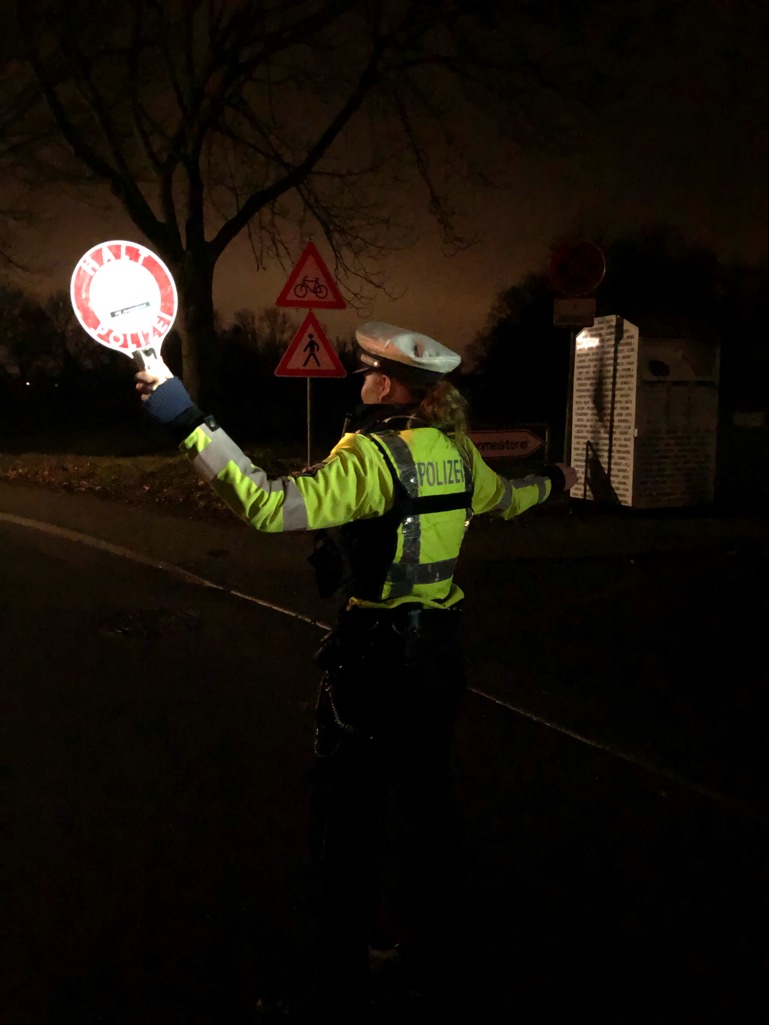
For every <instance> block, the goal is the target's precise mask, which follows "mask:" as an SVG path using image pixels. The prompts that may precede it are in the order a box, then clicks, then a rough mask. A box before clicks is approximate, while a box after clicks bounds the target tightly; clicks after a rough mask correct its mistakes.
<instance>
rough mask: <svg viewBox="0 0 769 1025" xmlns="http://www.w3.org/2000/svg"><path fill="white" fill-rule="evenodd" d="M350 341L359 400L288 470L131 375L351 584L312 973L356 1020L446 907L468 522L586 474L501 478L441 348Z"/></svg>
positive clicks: (324, 779)
mask: <svg viewBox="0 0 769 1025" xmlns="http://www.w3.org/2000/svg"><path fill="white" fill-rule="evenodd" d="M356 338H357V343H358V359H359V363H360V370H359V371H358V372H359V373H361V374H362V378H363V379H362V387H361V400H362V404H361V405H360V407H359V408H358V409H357V410H356V412H355V413H354V414H353V416H352V417H350V418H349V419H348V421H347V423H346V425H345V431H344V433H343V436H342V438H341V439H340V441H339V442H338V443H337V445H336V446H335V447H334V449H333V450H332V451H331V453H330V454H329V455H328V457H327V458H326V459H324V460H323V461H322V462H321V463H320V464H318V465H317V466H314V467H309V468H307V469H306V470H304V471H301V472H300V473H298V474H293V475H290V476H286V477H281V478H278V479H269V478H268V476H267V474H266V473H265V472H264V471H263V470H261V469H259V468H258V467H256V466H254V465H253V464H252V463H251V461H250V460H249V459H248V457H247V456H246V455H245V454H244V453H243V452H242V451H241V449H240V448H239V447H238V446H237V445H236V444H235V442H234V441H232V439H231V438H230V437H229V436H228V435H227V434H226V433H225V432H224V430H223V429H222V428H221V427H219V425H218V424H217V422H216V421H215V420H214V418H213V417H211V416H207V415H206V414H204V413H203V412H202V411H201V410H199V409H198V408H197V407H196V406H195V405H194V403H193V402H192V400H191V399H190V397H189V395H188V394H187V392H186V391H185V389H184V387H183V385H182V383H181V381H179V380H178V378H175V377H173V376H172V375H171V373H170V371H168V369H167V368H166V367H165V366H164V365H163V364H161V363H159V362H158V363H156V364H155V365H154V366H150V367H148V368H147V369H146V370H145V371H142V372H140V373H138V374H137V375H136V380H137V384H136V387H137V390H138V391H139V392H140V393H141V395H142V398H143V399H144V400H145V405H146V409H147V411H148V412H149V413H150V414H151V415H152V416H153V417H155V418H156V419H158V420H160V421H161V422H163V423H165V424H167V425H169V427H170V428H171V429H172V430H173V431H174V432H176V434H177V436H178V438H179V440H180V443H181V450H182V451H183V452H184V453H186V455H187V456H188V458H189V459H190V461H191V462H192V464H193V465H194V466H195V468H196V469H197V470H198V472H199V473H200V474H201V475H202V476H203V478H204V479H205V480H206V481H208V483H209V484H210V485H211V487H212V488H213V489H214V490H215V491H216V492H217V494H218V495H219V496H220V497H221V498H222V499H223V501H224V502H226V503H227V505H228V506H229V507H230V508H231V509H232V510H233V512H235V513H236V514H237V515H238V516H239V517H241V518H242V519H243V520H245V521H246V522H247V523H249V524H250V525H251V526H253V527H255V528H256V529H257V530H263V531H270V532H275V531H288V530H292V531H296V530H312V531H315V532H316V534H315V541H316V544H315V552H314V554H313V556H312V557H311V560H310V561H311V562H312V563H313V565H314V567H315V570H316V575H317V579H318V585H319V588H320V591H321V594H323V595H324V596H328V595H330V594H333V593H337V592H338V593H339V594H340V595H341V605H340V613H339V620H338V625H337V627H336V629H335V630H334V631H333V632H332V633H331V634H330V635H329V636H328V637H327V638H326V639H325V640H324V642H323V644H322V645H321V649H320V650H319V652H318V653H317V655H316V662H317V663H318V665H319V666H320V668H321V669H322V670H323V672H324V675H323V679H322V682H321V686H320V692H319V698H318V706H317V713H316V729H317V738H316V754H317V779H316V787H315V806H316V824H317V833H316V838H315V839H316V847H317V855H318V857H317V863H318V865H319V870H320V871H319V900H320V921H321V938H320V943H319V973H318V987H319V997H320V1000H321V1004H322V1006H323V1007H325V1009H326V1012H325V1013H326V1014H327V1015H328V1020H330V1021H331V1020H334V1021H345V1020H358V1018H357V1015H358V1013H359V1011H360V1007H361V1005H362V1004H365V1002H366V1001H367V999H368V991H367V983H368V966H369V954H370V948H372V947H373V948H380V947H382V946H393V945H394V944H396V943H397V942H398V941H403V940H404V939H405V943H404V947H406V946H407V945H408V943H409V942H411V944H412V947H418V937H419V936H420V935H425V934H426V932H429V929H430V925H431V922H435V920H436V918H439V917H440V915H441V914H442V913H446V911H447V909H448V911H449V913H450V905H451V892H452V873H453V860H452V853H453V852H455V851H456V849H457V845H456V842H455V836H454V819H453V815H452V811H451V786H450V751H451V740H452V730H453V725H454V721H455V717H456V711H457V706H458V703H459V701H460V699H461V696H462V694H463V691H464V689H465V675H464V669H463V663H462V656H461V650H460V642H459V623H460V620H461V609H462V603H463V593H462V591H461V589H460V588H459V586H458V585H457V584H456V583H455V581H454V571H455V568H456V565H457V559H458V556H459V552H460V549H461V546H462V541H463V539H464V536H465V532H466V530H467V526H468V523H469V522H470V520H471V518H472V517H473V516H474V515H478V514H480V513H491V514H494V515H496V516H499V517H501V518H502V519H511V518H512V517H514V516H518V515H520V514H521V513H523V512H524V511H525V510H527V509H529V508H530V507H532V506H535V505H538V504H540V503H542V502H544V501H546V500H547V499H548V498H549V497H550V496H551V495H552V494H554V493H556V492H558V491H563V490H564V489H568V488H570V487H572V486H573V484H574V483H575V481H576V474H575V472H574V471H573V469H572V468H571V467H569V466H566V465H565V464H556V465H554V466H552V467H549V468H547V469H546V471H544V472H543V473H541V474H532V475H529V476H527V477H524V478H523V479H520V480H506V479H504V478H502V477H500V476H499V475H498V474H497V473H495V472H494V471H493V470H492V469H491V468H490V467H489V466H488V465H487V464H486V463H485V462H484V461H483V459H482V458H481V456H480V454H479V453H478V450H477V449H476V448H475V446H474V445H473V443H472V441H471V440H470V439H469V437H468V436H467V433H466V431H467V424H466V406H465V403H464V400H463V399H462V397H461V395H460V394H459V392H458V391H457V390H456V388H454V386H453V385H452V384H450V383H449V382H448V381H447V380H446V375H447V374H449V373H450V372H451V371H452V370H454V369H455V368H456V367H457V366H458V365H459V363H460V357H459V356H458V355H457V354H456V353H455V352H452V351H451V350H450V349H448V348H446V346H444V345H441V344H440V343H439V342H437V341H435V340H434V339H432V338H429V337H428V336H426V335H423V334H419V333H417V332H414V331H411V330H406V329H403V328H399V327H396V326H394V325H391V324H385V323H379V322H375V323H369V324H366V325H364V326H363V327H362V328H360V329H359V330H358V331H357V332H356ZM377 930H379V932H377Z"/></svg>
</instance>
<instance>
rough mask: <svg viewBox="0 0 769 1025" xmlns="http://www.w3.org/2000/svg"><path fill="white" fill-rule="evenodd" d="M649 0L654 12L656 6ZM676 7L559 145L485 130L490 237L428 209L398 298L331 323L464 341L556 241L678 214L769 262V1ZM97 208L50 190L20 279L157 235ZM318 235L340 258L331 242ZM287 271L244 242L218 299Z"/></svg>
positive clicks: (700, 236) (740, 252)
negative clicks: (387, 325) (103, 247)
mask: <svg viewBox="0 0 769 1025" xmlns="http://www.w3.org/2000/svg"><path fill="white" fill-rule="evenodd" d="M636 6H637V8H638V10H639V13H642V12H643V9H644V6H645V5H644V3H643V2H641V3H639V4H637V5H636ZM670 11H671V16H670V20H669V23H667V24H666V25H665V26H664V27H662V26H660V24H659V23H655V24H654V25H651V24H648V25H647V24H645V23H644V22H643V20H642V19H641V20H639V22H638V32H639V37H638V46H637V47H636V53H635V55H634V57H633V59H632V60H629V61H628V62H627V67H626V68H622V69H621V71H622V79H623V90H622V94H618V95H617V96H616V97H615V98H610V99H609V100H608V102H605V103H604V105H603V107H602V109H601V110H600V111H597V112H593V113H591V114H585V115H584V117H582V118H580V119H579V120H578V122H577V123H575V124H573V125H572V127H571V129H570V131H569V133H568V136H567V135H566V134H562V135H560V136H559V132H560V129H558V127H557V126H555V127H554V129H553V131H552V132H550V133H545V134H546V135H547V134H549V135H550V138H547V139H545V140H544V141H540V142H538V143H535V142H532V141H529V142H525V143H522V144H521V145H519V146H517V147H515V146H511V147H509V148H508V149H506V150H504V151H503V150H502V149H501V148H500V145H499V142H498V139H497V138H496V137H494V136H489V137H488V138H484V139H480V140H478V146H479V148H480V150H481V153H480V155H481V157H482V158H483V159H486V158H487V157H488V162H489V164H490V165H494V166H495V168H496V173H497V175H498V177H499V186H498V187H497V188H496V189H495V190H493V191H489V192H485V193H474V194H473V195H471V196H465V197H459V203H458V208H459V209H460V211H461V214H462V217H461V221H460V227H461V228H462V229H463V230H464V231H466V232H467V233H468V234H472V235H474V236H476V237H477V238H478V242H477V244H476V245H475V246H474V247H473V248H472V249H471V250H470V251H466V252H462V253H459V254H456V255H453V256H450V257H446V256H444V255H443V254H442V253H441V249H440V244H439V240H438V233H437V229H436V228H435V227H434V225H432V223H431V222H430V220H429V218H428V217H427V215H421V214H420V215H419V221H420V223H421V225H422V232H423V235H422V240H421V241H420V242H419V243H417V244H416V245H415V246H414V247H413V248H411V249H410V250H409V251H407V252H405V253H400V254H397V255H394V256H393V257H392V258H391V259H390V260H389V262H388V263H387V264H386V268H387V273H388V282H387V286H388V289H389V290H390V291H391V292H392V293H394V294H395V295H396V296H398V298H397V299H396V300H395V301H391V300H389V299H388V298H387V297H386V296H384V295H382V294H379V295H378V296H377V297H376V298H375V300H374V302H373V303H372V305H370V306H369V307H367V308H366V309H365V310H362V311H361V312H360V313H358V312H356V311H355V310H347V311H343V312H328V313H324V316H323V322H324V324H325V325H326V328H327V331H328V333H329V334H330V335H331V336H332V337H333V336H334V335H337V334H346V333H347V332H348V331H350V330H351V329H353V328H354V326H355V325H356V324H357V323H360V322H361V320H362V319H368V318H372V317H375V318H379V319H386V320H391V321H394V322H397V323H401V324H404V325H408V326H412V327H414V328H418V329H420V330H423V331H426V332H427V333H430V334H433V335H435V336H436V337H438V338H440V339H441V340H442V341H444V342H446V343H447V344H449V345H451V346H453V347H455V348H458V349H460V350H461V349H462V348H464V346H465V345H466V344H467V343H468V342H469V341H471V340H472V338H473V336H474V334H475V332H476V331H477V330H478V329H479V328H480V327H481V326H482V325H483V322H484V320H485V318H486V315H487V313H488V311H489V309H490V306H491V304H492V302H493V300H494V297H495V295H496V294H497V292H498V291H499V290H500V289H502V288H504V287H507V286H509V285H511V284H514V283H515V282H516V281H517V280H519V279H520V277H521V276H522V275H524V274H525V273H527V272H529V271H532V270H540V269H544V268H545V267H546V264H547V258H548V249H549V246H550V245H551V243H552V242H553V241H554V240H555V239H556V238H563V237H568V236H570V235H574V234H575V233H576V232H578V231H579V232H581V233H582V234H583V235H587V236H589V237H593V238H595V239H597V240H600V239H602V238H605V239H607V240H608V239H610V238H612V237H614V236H616V235H617V234H622V233H626V232H632V231H634V230H637V229H639V228H641V227H643V226H645V225H648V224H649V223H653V222H658V223H659V222H664V223H667V224H670V225H672V226H674V227H676V228H678V229H680V230H681V231H683V232H684V233H685V234H686V235H687V236H689V237H691V238H692V239H693V240H696V241H698V242H701V243H704V244H705V245H707V246H709V247H712V248H713V249H715V250H716V252H718V253H719V254H720V255H722V256H723V258H724V259H727V260H728V259H738V260H744V261H747V262H751V263H753V262H757V261H760V260H763V259H765V258H766V237H767V236H766V176H767V160H766V153H767V139H766V44H765V39H766V25H765V22H766V14H765V4H764V3H763V2H756V0H749V2H745V0H742V2H734V0H698V2H696V3H692V2H690V3H682V4H679V5H671V7H670ZM600 56H601V59H605V54H602V55H600ZM585 59H586V60H587V61H589V60H591V59H592V55H591V54H590V53H589V52H588V53H586V54H585ZM623 59H624V58H623ZM415 203H418V197H417V196H416V195H415ZM89 204H90V201H89V198H88V196H87V194H86V195H84V196H83V199H82V201H79V202H72V201H69V202H67V203H66V204H62V203H61V202H60V200H59V198H58V197H57V198H54V199H51V200H47V201H45V202H42V203H41V202H40V200H39V197H38V198H36V206H37V207H38V210H39V212H40V213H41V214H44V220H43V221H42V222H40V223H38V224H37V225H36V226H33V227H31V228H29V229H28V230H27V231H26V232H25V234H24V236H23V239H22V251H23V256H24V258H25V260H26V261H27V263H28V264H29V265H31V266H32V267H33V268H34V269H35V271H36V273H35V274H34V275H32V276H25V277H24V278H23V279H21V280H20V283H21V284H23V285H25V287H28V288H34V290H36V291H40V292H43V293H45V292H49V291H53V290H54V289H57V288H68V286H69V279H70V275H71V272H72V269H73V267H74V265H75V264H76V262H77V260H78V259H79V258H80V256H81V255H82V254H83V252H85V250H86V249H88V248H90V247H91V246H92V245H94V244H95V243H96V242H99V241H103V240H106V239H109V238H121V237H123V238H130V239H136V240H137V241H141V242H144V241H145V240H144V239H143V238H140V237H139V233H138V231H137V230H136V229H135V228H134V227H133V226H132V225H131V223H130V221H129V220H128V218H127V217H126V216H125V215H124V214H123V213H122V211H120V210H118V209H114V208H110V206H109V205H108V204H107V202H106V200H104V199H102V206H101V208H100V209H98V210H97V209H92V208H89ZM50 239H53V240H54V242H55V244H54V246H53V247H51V246H50V243H49V241H48V240H50ZM44 240H45V241H44ZM314 240H315V241H316V243H317V244H318V245H319V247H320V249H321V252H322V253H323V255H324V256H325V257H326V258H327V259H328V256H329V254H328V251H327V249H324V243H323V241H322V240H321V239H320V237H319V236H315V239H314ZM298 255H299V250H297V253H296V257H298ZM287 273H288V269H286V270H284V269H281V268H280V267H274V268H271V269H268V270H264V271H258V270H257V268H256V267H255V265H254V262H253V258H252V256H251V254H250V251H249V249H248V247H247V245H246V244H245V243H244V242H241V241H238V242H237V243H236V244H235V245H234V246H232V247H231V248H230V250H229V251H228V252H227V253H225V255H224V257H223V258H222V259H221V260H220V262H219V264H218V269H217V276H216V280H215V300H216V304H217V308H218V309H219V311H220V312H221V314H222V315H223V316H224V318H225V320H226V319H227V318H228V317H229V315H230V314H231V313H232V312H233V311H234V310H236V309H238V308H240V307H249V308H252V309H258V308H260V307H262V306H265V305H270V304H272V303H273V302H274V300H275V298H276V297H277V295H278V293H279V291H280V289H281V287H282V285H283V283H284V282H285V279H286V277H287ZM617 312H620V313H621V311H617ZM297 322H298V321H297Z"/></svg>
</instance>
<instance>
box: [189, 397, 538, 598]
mask: <svg viewBox="0 0 769 1025" xmlns="http://www.w3.org/2000/svg"><path fill="white" fill-rule="evenodd" d="M404 424H406V425H408V426H403V425H404ZM181 450H182V451H183V452H185V453H186V454H187V456H188V458H189V459H190V460H191V462H192V463H193V465H194V466H195V468H196V469H197V471H198V472H199V473H200V474H201V476H202V477H203V478H204V480H206V481H207V482H208V483H209V484H210V485H211V487H212V488H213V489H214V491H215V492H216V493H217V494H218V495H219V497H220V498H222V499H223V500H224V502H226V504H227V505H228V506H229V507H230V508H231V509H232V510H233V512H234V513H235V514H236V515H237V516H239V517H240V518H241V519H243V520H245V522H246V523H248V524H250V525H251V526H252V527H255V528H256V529H257V530H263V531H268V532H279V531H297V530H328V529H329V528H336V527H342V528H343V533H344V531H347V541H348V542H352V545H351V550H352V552H353V556H354V559H357V564H358V565H357V570H356V567H353V570H354V572H353V577H355V576H357V578H358V579H353V580H352V582H351V585H350V589H349V590H350V593H349V605H350V606H354V605H358V606H364V607H387V608H389V607H393V606H396V605H400V604H402V603H404V602H417V603H419V604H420V605H423V606H426V607H432V608H446V607H447V606H450V605H453V604H455V603H456V602H458V601H459V600H460V599H461V598H462V597H463V593H462V591H461V590H460V588H459V587H458V586H457V585H456V584H455V583H454V569H455V567H456V563H457V558H458V556H459V551H460V548H461V546H462V541H463V539H464V535H465V530H466V528H467V524H468V522H469V521H470V519H471V517H472V516H473V515H477V514H479V513H493V514H495V515H497V516H500V517H502V518H503V519H506V520H508V519H512V518H513V517H514V516H518V515H520V513H522V512H524V511H525V510H526V509H528V508H530V507H531V506H533V505H537V504H539V503H541V502H544V501H545V500H546V499H547V498H548V496H549V495H550V492H551V487H552V483H551V478H550V477H549V476H538V475H529V476H527V477H524V478H522V479H520V480H506V479H504V478H503V477H500V476H499V475H498V474H497V473H495V472H494V470H492V469H491V468H490V467H489V466H488V465H487V464H486V463H485V462H484V461H483V459H482V458H481V456H480V453H479V452H478V450H477V449H476V447H475V446H474V445H473V443H472V442H471V441H470V440H469V439H467V438H465V439H463V440H462V442H461V444H457V443H456V442H455V440H454V439H453V437H451V436H450V435H448V434H445V433H444V432H442V431H440V430H438V429H437V428H435V427H429V426H425V425H423V424H421V421H414V420H413V418H403V417H401V418H397V417H392V418H390V419H389V422H388V420H387V419H385V420H384V421H382V422H380V423H378V424H377V425H376V427H375V429H374V430H371V431H366V432H363V431H356V432H349V433H345V434H344V435H343V436H342V438H341V439H340V441H339V442H338V443H337V444H336V445H335V446H334V448H333V449H332V451H331V452H330V454H329V455H328V456H327V457H326V459H324V460H323V461H322V462H321V463H319V464H317V465H316V466H313V467H309V468H308V469H307V470H304V471H301V472H300V473H298V474H292V475H290V476H286V477H279V478H277V479H269V478H268V477H267V474H266V473H265V472H264V471H263V470H261V469H259V467H257V466H254V465H253V463H252V462H251V460H250V459H249V458H248V457H247V456H246V455H245V454H244V452H243V451H242V450H241V449H240V448H239V447H238V446H237V445H236V444H235V442H234V441H233V440H232V439H231V438H230V437H229V436H228V435H227V434H226V433H225V432H224V431H223V430H222V429H221V428H219V427H212V426H211V424H210V423H202V424H200V426H198V427H196V428H195V430H194V431H193V432H192V433H191V434H190V435H189V436H188V437H187V438H186V439H185V440H184V442H182V445H181ZM348 524H349V525H355V526H356V530H355V531H353V532H352V534H354V536H352V534H351V532H350V530H349V528H347V527H345V526H344V525H348ZM348 547H350V546H348ZM356 549H357V555H356V554H355V552H356Z"/></svg>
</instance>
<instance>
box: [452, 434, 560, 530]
mask: <svg viewBox="0 0 769 1025" xmlns="http://www.w3.org/2000/svg"><path fill="white" fill-rule="evenodd" d="M468 449H469V450H470V453H471V455H472V460H473V480H474V483H475V491H474V494H473V512H474V513H475V514H476V515H478V514H481V513H491V514H492V515H495V516H500V517H502V519H505V520H510V519H513V517H515V516H520V515H521V513H523V512H526V510H527V509H530V508H531V507H532V506H534V505H540V504H541V503H542V502H546V501H547V499H548V498H550V496H551V495H553V494H558V493H560V492H562V491H564V490H568V489H569V488H571V487H573V486H574V484H575V483H576V480H577V475H576V473H575V472H574V470H573V469H572V468H571V467H570V466H567V465H566V464H565V463H555V464H553V465H552V466H548V467H545V469H544V470H543V471H542V473H530V474H528V475H527V476H525V477H519V478H516V479H511V480H507V479H506V478H505V477H500V475H499V474H498V473H495V471H494V470H492V469H491V467H490V466H489V465H488V463H485V462H484V461H483V459H482V458H481V455H480V453H479V452H478V450H477V448H476V447H475V446H474V445H473V444H472V442H468Z"/></svg>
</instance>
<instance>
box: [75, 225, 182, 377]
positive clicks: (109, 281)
mask: <svg viewBox="0 0 769 1025" xmlns="http://www.w3.org/2000/svg"><path fill="white" fill-rule="evenodd" d="M70 298H71V300H72V308H73V309H74V311H75V315H76V316H77V319H78V320H79V321H80V323H81V325H82V326H83V328H84V329H85V330H86V331H87V332H88V334H89V335H90V336H91V337H92V338H93V339H94V340H95V341H97V342H99V343H100V344H101V345H106V346H107V348H109V349H116V350H117V351H119V352H122V353H123V354H124V355H126V356H129V357H130V356H131V354H132V352H135V351H137V350H139V349H145V348H147V346H151V345H154V346H155V347H159V346H160V345H161V343H162V341H163V339H164V337H165V336H166V334H168V332H169V330H170V329H171V326H172V324H173V322H174V319H175V318H176V310H177V302H178V300H177V295H176V284H175V283H174V279H173V278H172V277H171V274H170V272H169V270H168V268H167V267H166V265H165V264H164V263H163V261H162V260H161V259H160V258H159V257H158V256H156V255H155V254H154V253H153V252H151V251H150V250H149V249H146V248H145V247H144V246H141V245H139V244H138V243H137V242H122V241H113V242H100V243H99V245H97V246H94V247H93V248H92V249H89V250H88V252H87V253H86V254H85V256H83V257H82V258H81V259H80V261H79V263H78V265H77V266H76V267H75V270H74V272H73V274H72V281H71V283H70Z"/></svg>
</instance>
